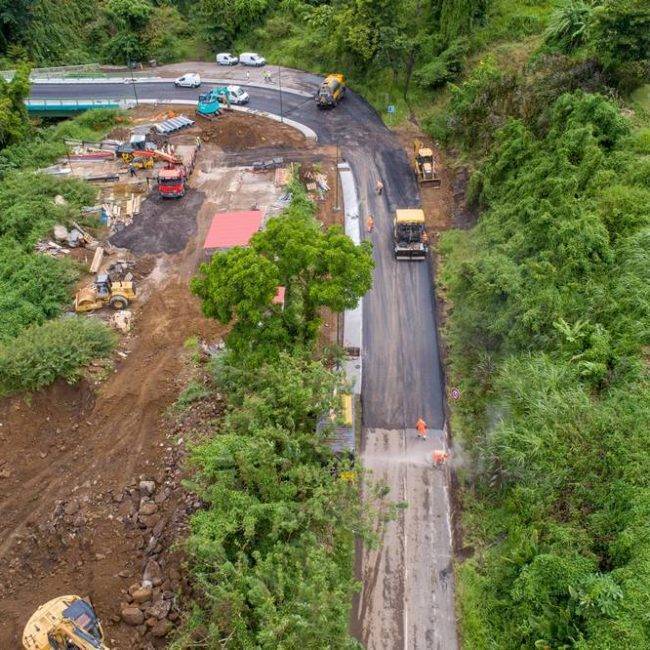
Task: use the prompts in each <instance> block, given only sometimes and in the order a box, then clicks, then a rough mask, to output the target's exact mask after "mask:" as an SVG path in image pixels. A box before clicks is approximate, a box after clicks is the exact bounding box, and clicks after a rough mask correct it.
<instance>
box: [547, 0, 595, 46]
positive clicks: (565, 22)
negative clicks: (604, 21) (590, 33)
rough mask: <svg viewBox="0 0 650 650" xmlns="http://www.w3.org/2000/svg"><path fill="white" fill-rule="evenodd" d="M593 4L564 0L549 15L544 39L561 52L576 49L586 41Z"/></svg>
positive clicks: (577, 0)
mask: <svg viewBox="0 0 650 650" xmlns="http://www.w3.org/2000/svg"><path fill="white" fill-rule="evenodd" d="M592 16H593V6H592V5H590V4H587V3H586V2H584V0H565V2H564V3H563V4H561V5H560V6H559V7H558V8H557V9H556V10H555V11H554V12H553V14H552V15H551V19H550V21H549V24H548V27H547V29H546V33H545V34H544V39H545V42H546V44H547V45H548V46H549V47H552V48H556V49H558V50H560V51H561V52H567V53H568V52H571V51H573V50H576V49H577V48H579V47H580V46H581V45H583V44H584V43H585V41H586V37H587V28H588V26H589V23H590V21H591V19H592Z"/></svg>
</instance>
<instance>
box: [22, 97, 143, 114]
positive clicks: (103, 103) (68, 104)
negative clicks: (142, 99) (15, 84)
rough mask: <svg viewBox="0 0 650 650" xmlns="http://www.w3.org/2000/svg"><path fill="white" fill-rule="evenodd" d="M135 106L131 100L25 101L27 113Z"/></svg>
mask: <svg viewBox="0 0 650 650" xmlns="http://www.w3.org/2000/svg"><path fill="white" fill-rule="evenodd" d="M135 105H136V103H135V101H134V100H133V99H26V100H25V106H27V110H28V111H43V112H47V111H52V112H55V111H70V110H72V111H87V110H89V109H92V108H120V109H128V108H133V107H134V106H135Z"/></svg>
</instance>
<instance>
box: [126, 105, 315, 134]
mask: <svg viewBox="0 0 650 650" xmlns="http://www.w3.org/2000/svg"><path fill="white" fill-rule="evenodd" d="M139 103H140V104H152V105H153V106H159V105H160V106H166V105H168V104H174V105H177V106H196V105H197V104H198V102H197V101H196V100H192V99H166V100H160V99H141V100H140V101H139ZM230 110H231V111H239V112H240V113H250V114H251V115H259V116H260V117H266V118H268V119H270V120H275V121H276V122H283V123H284V124H286V125H287V126H290V127H291V128H293V129H296V130H297V131H300V133H302V134H303V135H304V136H305V137H306V138H307V139H309V140H313V141H314V142H318V135H317V133H316V131H314V130H313V129H311V128H310V127H308V126H307V125H306V124H302V123H301V122H296V120H290V119H289V118H287V117H285V118H281V117H280V116H279V115H276V114H275V113H268V112H266V111H258V110H257V109H255V108H247V107H246V106H231V107H230Z"/></svg>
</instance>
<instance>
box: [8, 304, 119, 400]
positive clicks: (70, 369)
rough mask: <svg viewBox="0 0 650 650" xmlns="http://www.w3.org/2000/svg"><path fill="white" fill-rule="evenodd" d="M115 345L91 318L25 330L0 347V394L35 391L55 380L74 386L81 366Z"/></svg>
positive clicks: (60, 321) (69, 319)
mask: <svg viewBox="0 0 650 650" xmlns="http://www.w3.org/2000/svg"><path fill="white" fill-rule="evenodd" d="M115 343H116V337H115V334H114V333H113V332H111V330H109V329H108V327H106V325H104V324H103V323H102V322H100V321H97V320H95V319H93V318H83V317H78V316H75V317H72V318H62V319H59V320H52V321H48V322H46V323H44V324H42V325H37V326H32V327H29V328H28V329H26V330H25V331H24V332H22V334H20V335H19V336H17V337H16V338H14V339H13V340H12V341H11V342H10V343H8V344H2V345H0V394H3V393H4V394H6V393H11V392H15V391H20V390H38V389H39V388H43V387H44V386H47V385H49V384H51V383H52V382H53V381H55V380H56V379H58V378H59V377H61V378H63V379H65V380H66V381H67V382H69V383H74V382H76V381H77V380H78V379H79V378H80V377H81V369H82V367H83V366H84V365H86V364H87V363H88V362H89V361H91V360H92V359H96V358H98V357H103V356H106V355H108V354H109V353H110V352H111V351H112V350H113V348H114V346H115Z"/></svg>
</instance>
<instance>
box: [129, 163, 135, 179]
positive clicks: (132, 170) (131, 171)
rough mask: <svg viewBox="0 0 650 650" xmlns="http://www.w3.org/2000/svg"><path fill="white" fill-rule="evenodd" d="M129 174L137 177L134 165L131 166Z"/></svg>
mask: <svg viewBox="0 0 650 650" xmlns="http://www.w3.org/2000/svg"><path fill="white" fill-rule="evenodd" d="M129 174H131V176H135V175H136V171H135V167H134V166H133V163H131V164H130V165H129Z"/></svg>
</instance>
